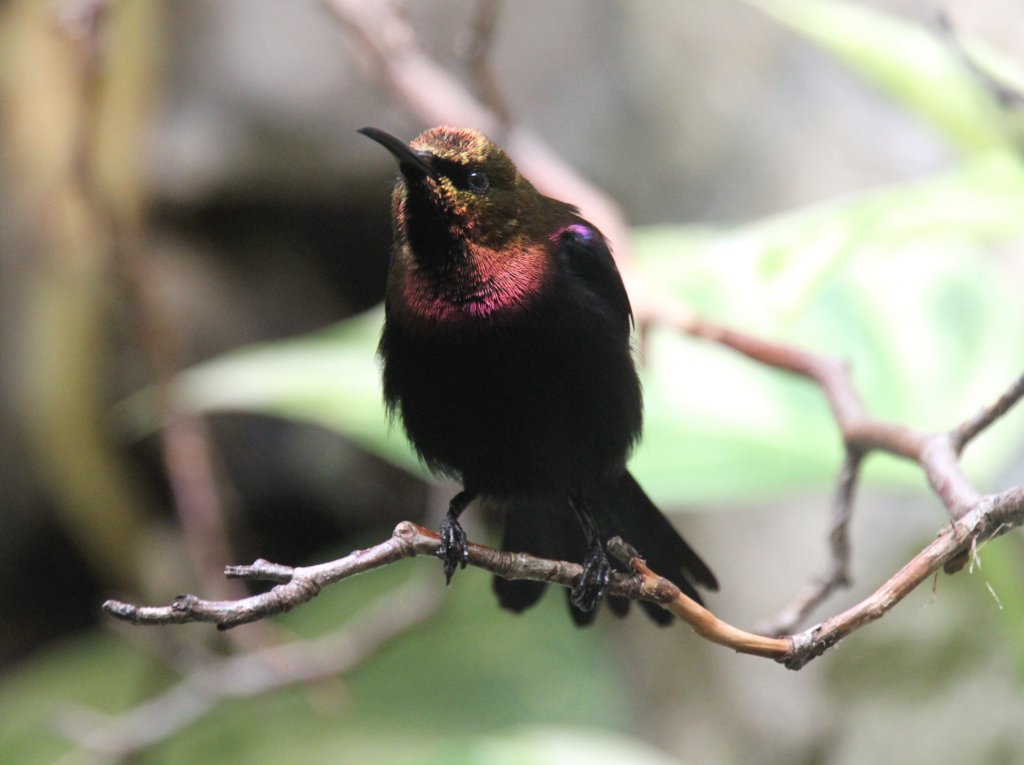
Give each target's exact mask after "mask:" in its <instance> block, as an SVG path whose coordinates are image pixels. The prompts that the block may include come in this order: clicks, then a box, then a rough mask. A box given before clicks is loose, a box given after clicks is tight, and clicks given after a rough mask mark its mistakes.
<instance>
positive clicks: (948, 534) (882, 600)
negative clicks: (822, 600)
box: [784, 487, 1024, 669]
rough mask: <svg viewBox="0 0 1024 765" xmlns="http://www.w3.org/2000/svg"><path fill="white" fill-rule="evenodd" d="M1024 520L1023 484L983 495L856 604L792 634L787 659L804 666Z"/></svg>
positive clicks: (793, 666)
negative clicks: (970, 551)
mask: <svg viewBox="0 0 1024 765" xmlns="http://www.w3.org/2000/svg"><path fill="white" fill-rule="evenodd" d="M1022 523H1024V488H1020V487H1018V488H1014V489H1010V490H1008V491H1005V492H1003V493H1001V494H997V495H995V496H991V497H983V498H982V499H981V500H980V501H979V502H978V504H977V507H975V508H974V509H973V510H971V511H970V512H968V513H967V514H966V515H965V516H964V517H963V518H961V519H960V520H957V521H955V522H954V523H953V524H951V525H950V526H948V527H946V528H945V529H943V530H942V531H941V532H940V533H939V536H938V538H937V539H936V540H935V541H934V542H932V543H931V544H930V545H928V546H927V547H926V548H925V549H924V550H922V551H921V552H920V553H918V554H917V555H915V556H914V557H913V558H912V559H911V560H910V562H909V563H907V564H906V565H905V566H904V567H903V568H901V569H900V570H899V571H898V572H896V573H895V574H894V575H893V576H892V577H891V578H890V579H889V581H887V582H886V583H885V584H884V585H882V586H881V587H880V588H878V590H876V591H875V592H874V593H872V594H871V595H870V596H868V597H867V598H865V599H864V600H862V601H861V602H860V603H858V604H857V605H855V606H853V607H852V608H850V609H848V610H847V611H844V612H843V613H841V614H839V615H838V616H833V617H832V618H831V619H827V620H826V621H824V622H822V623H821V624H819V625H817V626H815V627H811V628H810V629H808V630H806V631H805V632H801V633H800V634H798V635H793V636H792V638H791V639H792V641H793V651H792V653H791V654H790V655H789V656H788V657H787V658H786V659H785V661H784V663H785V665H786V666H787V667H788V668H789V669H801V668H802V667H803V666H805V665H806V664H807V662H809V661H811V660H812V659H815V658H817V657H818V656H821V654H823V653H824V652H825V651H827V650H828V649H829V648H831V647H832V646H834V645H835V644H836V643H838V642H839V641H840V640H842V639H843V638H844V637H846V636H847V635H849V634H850V633H851V632H853V631H854V630H856V629H859V628H860V627H863V626H864V625H865V624H869V623H870V622H873V621H874V620H875V619H878V618H880V617H882V616H884V615H885V614H887V613H888V612H889V611H890V610H892V608H893V607H894V606H895V605H896V604H897V603H899V602H900V601H901V600H902V599H903V598H904V597H906V596H907V594H909V593H910V591H911V590H913V589H914V588H915V587H917V586H918V585H919V584H921V582H923V581H925V580H927V579H928V578H929V577H931V576H932V575H933V574H935V573H937V572H938V571H939V569H941V568H943V567H944V566H945V565H946V564H947V563H948V562H949V561H951V560H953V559H955V558H957V557H959V556H961V555H963V553H964V552H965V551H966V550H968V549H970V548H972V547H975V546H978V545H981V544H982V543H984V542H986V541H988V540H989V539H992V538H994V537H997V536H1000V535H1002V534H1005V533H1006V532H1007V531H1009V530H1010V529H1012V528H1016V527H1017V526H1020V525H1021V524H1022Z"/></svg>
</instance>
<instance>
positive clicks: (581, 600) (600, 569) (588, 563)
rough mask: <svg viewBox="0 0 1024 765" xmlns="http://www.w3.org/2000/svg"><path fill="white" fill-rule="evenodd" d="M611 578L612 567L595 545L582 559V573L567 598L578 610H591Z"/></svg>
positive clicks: (599, 600)
mask: <svg viewBox="0 0 1024 765" xmlns="http://www.w3.org/2000/svg"><path fill="white" fill-rule="evenodd" d="M611 578H612V567H611V564H610V563H608V556H607V555H605V553H604V550H602V549H601V548H600V547H595V548H594V549H592V550H591V551H590V552H589V553H587V557H586V558H584V559H583V573H582V574H580V579H579V581H578V582H577V583H576V586H575V587H573V588H572V592H571V593H570V595H569V600H570V601H571V602H572V604H573V605H574V606H576V608H578V609H580V611H593V610H594V607H595V606H596V605H597V604H598V603H600V602H601V601H602V600H603V599H604V596H605V593H607V592H608V583H609V582H610V581H611Z"/></svg>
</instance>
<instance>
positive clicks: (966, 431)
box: [952, 374, 1024, 454]
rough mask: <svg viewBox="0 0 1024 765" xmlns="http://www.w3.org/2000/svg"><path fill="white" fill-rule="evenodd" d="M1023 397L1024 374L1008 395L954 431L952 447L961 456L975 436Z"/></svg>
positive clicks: (1005, 394) (1012, 386) (1011, 387)
mask: <svg viewBox="0 0 1024 765" xmlns="http://www.w3.org/2000/svg"><path fill="white" fill-rule="evenodd" d="M1021 397H1024V374H1022V375H1021V376H1020V377H1018V378H1017V380H1016V382H1014V383H1013V385H1011V386H1010V388H1009V390H1007V391H1006V393H1004V394H1003V395H1002V396H1000V397H999V398H998V399H996V400H995V401H994V402H992V404H990V405H989V406H986V407H984V408H983V409H981V410H980V411H979V412H978V413H977V414H975V415H974V416H973V417H971V418H970V419H968V420H967V421H966V422H964V423H963V424H962V425H960V427H958V428H956V430H954V431H953V433H952V437H953V444H952V445H953V448H954V449H955V450H956V453H957V454H960V452H961V451H963V449H964V447H965V446H967V444H968V443H970V441H971V440H972V439H973V438H974V437H975V436H977V435H978V434H979V433H981V431H983V430H984V429H985V428H987V427H988V426H989V425H991V424H992V423H993V422H995V421H996V420H998V419H999V418H1000V417H1002V416H1003V415H1004V414H1006V413H1007V412H1008V411H1010V408H1011V407H1012V406H1013V405H1014V404H1016V403H1017V402H1018V401H1020V400H1021Z"/></svg>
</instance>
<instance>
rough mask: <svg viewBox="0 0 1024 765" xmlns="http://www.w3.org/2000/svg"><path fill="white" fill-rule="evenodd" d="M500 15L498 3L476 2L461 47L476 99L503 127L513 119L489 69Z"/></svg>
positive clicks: (497, 1) (490, 1) (495, 1)
mask: <svg viewBox="0 0 1024 765" xmlns="http://www.w3.org/2000/svg"><path fill="white" fill-rule="evenodd" d="M500 15H501V0H477V4H476V12H475V13H474V14H473V23H472V24H471V25H470V27H469V29H468V30H466V35H465V37H464V38H463V42H462V45H461V46H460V47H461V48H462V51H463V54H462V55H463V62H464V64H465V66H466V69H467V70H468V72H469V74H470V76H471V77H472V78H473V83H474V85H475V87H476V94H477V97H478V98H479V99H480V100H481V101H482V102H483V103H484V104H485V105H486V106H487V108H488V109H490V110H491V111H492V112H493V113H494V115H495V117H496V118H497V120H498V123H499V124H500V125H501V126H503V127H504V126H506V125H508V124H510V123H511V122H512V118H511V115H510V113H509V110H508V105H507V104H506V103H505V99H504V97H503V96H502V94H501V89H500V88H499V87H498V85H497V83H496V82H495V80H494V70H493V69H492V68H491V50H492V49H493V47H494V38H495V36H496V35H497V31H498V18H499V17H500Z"/></svg>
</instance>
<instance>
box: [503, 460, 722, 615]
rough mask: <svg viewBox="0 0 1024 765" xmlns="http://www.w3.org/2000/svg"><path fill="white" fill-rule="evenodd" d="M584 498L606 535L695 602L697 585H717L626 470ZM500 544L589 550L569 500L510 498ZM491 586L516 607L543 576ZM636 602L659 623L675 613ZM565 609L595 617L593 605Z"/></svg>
mask: <svg viewBox="0 0 1024 765" xmlns="http://www.w3.org/2000/svg"><path fill="white" fill-rule="evenodd" d="M587 504H588V507H589V509H590V511H591V512H592V513H593V515H594V518H595V520H596V521H597V523H598V526H599V527H600V530H601V534H602V536H603V538H604V539H605V541H607V540H608V539H610V538H611V537H613V536H616V535H618V536H621V537H622V538H623V539H624V540H625V541H626V542H628V543H629V544H630V545H632V546H633V547H635V548H636V549H637V551H638V552H639V553H640V555H641V556H642V557H643V558H644V559H645V560H646V561H647V564H648V565H649V566H650V567H651V569H652V570H653V571H654V572H656V573H657V574H659V575H661V576H664V577H665V578H667V579H669V580H671V581H672V582H674V583H675V584H676V585H677V586H678V587H679V588H680V589H681V590H682V591H683V592H685V593H686V594H687V595H689V596H690V597H691V598H693V599H694V600H696V601H697V602H698V603H701V602H702V601H701V598H700V595H698V593H697V590H696V586H697V585H700V586H702V587H705V588H707V589H709V590H717V589H718V580H717V579H716V578H715V575H714V574H713V573H712V572H711V569H709V568H708V566H707V564H706V563H704V561H703V560H701V558H700V556H699V555H697V553H696V552H695V551H694V550H693V548H691V547H690V545H689V544H687V543H686V541H685V540H684V539H683V538H682V537H681V536H680V535H679V533H678V532H677V531H676V530H675V528H674V527H673V526H672V524H671V523H670V522H669V520H668V519H667V518H666V517H665V516H664V515H662V514H661V512H660V511H659V510H658V508H657V507H655V505H654V503H653V502H651V500H650V499H649V498H648V497H647V495H646V494H645V493H644V491H643V489H642V488H640V485H639V484H638V483H637V482H636V480H635V479H634V478H633V476H632V475H630V474H629V473H623V475H622V477H621V478H619V479H617V480H616V481H615V482H613V483H611V484H609V485H607V486H605V487H602V489H601V490H600V491H598V492H595V494H594V496H588V497H587ZM502 549H505V550H511V551H514V552H529V553H532V554H534V555H538V556H540V557H544V558H550V559H554V560H570V561H582V560H583V558H584V556H585V555H586V553H587V548H586V541H585V538H584V535H583V531H582V529H580V527H579V523H578V522H577V520H576V518H575V516H574V515H573V513H572V510H571V508H570V505H569V502H568V501H565V502H561V503H558V502H544V501H539V502H531V501H523V502H521V503H520V502H510V503H508V506H507V507H506V522H505V535H504V540H503V542H502ZM612 565H613V567H614V568H615V569H616V570H618V571H625V570H626V569H625V567H624V566H623V565H622V564H620V563H619V562H618V561H616V560H614V559H613V560H612ZM493 587H494V592H495V593H496V594H497V596H498V601H499V602H500V604H501V605H502V607H504V608H507V609H510V610H512V611H517V612H518V611H523V610H525V609H527V608H529V607H530V606H532V605H533V604H534V603H536V602H537V601H538V600H539V599H540V597H541V595H542V594H543V593H544V590H545V588H546V585H545V583H544V582H532V581H511V580H508V579H502V578H500V577H495V578H494V583H493ZM567 594H568V591H567ZM607 603H608V607H609V609H610V610H611V611H612V612H613V613H614V614H616V615H618V616H623V615H625V614H626V612H627V611H628V610H629V601H628V600H627V599H625V598H616V597H609V598H608V599H607ZM640 605H641V606H642V607H643V609H644V611H646V612H647V614H648V616H650V617H651V619H653V620H654V621H655V622H656V623H658V624H668V623H670V622H671V621H672V619H673V617H672V615H671V614H670V613H669V612H668V611H666V610H664V609H663V608H661V607H660V606H658V605H656V604H654V603H646V602H643V603H641V604H640ZM569 612H570V614H571V616H572V619H573V621H574V622H575V623H576V624H577V625H580V626H585V625H588V624H590V623H591V622H593V621H594V616H595V614H596V610H595V611H581V610H580V609H578V608H576V607H575V606H573V605H572V604H571V603H570V604H569Z"/></svg>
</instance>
